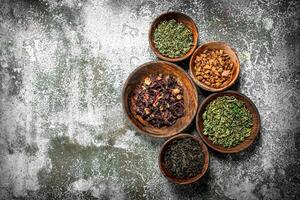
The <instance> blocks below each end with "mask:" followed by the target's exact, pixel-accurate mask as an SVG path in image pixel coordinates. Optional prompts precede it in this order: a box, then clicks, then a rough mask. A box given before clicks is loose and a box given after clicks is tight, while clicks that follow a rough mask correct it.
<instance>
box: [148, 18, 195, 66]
mask: <svg viewBox="0 0 300 200" xmlns="http://www.w3.org/2000/svg"><path fill="white" fill-rule="evenodd" d="M171 19H175V20H176V21H177V22H181V23H183V24H184V25H186V26H187V27H188V28H189V29H190V30H191V31H192V33H193V44H192V48H191V49H190V50H189V51H188V52H187V53H186V54H185V55H183V56H181V57H177V58H169V57H167V56H164V55H163V54H161V53H160V52H159V51H158V50H157V49H156V47H155V44H154V39H153V34H154V31H155V29H156V28H157V26H158V25H159V24H160V23H161V22H162V21H164V20H171ZM198 35H199V33H198V29H197V26H196V24H195V22H194V21H193V20H192V18H190V17H189V16H187V15H185V14H182V13H179V12H167V13H163V14H161V15H160V16H158V17H157V18H156V19H155V20H154V21H153V23H152V24H151V27H150V30H149V36H148V37H149V43H150V47H151V49H152V51H153V52H154V53H155V55H156V56H157V57H159V58H160V59H162V60H166V61H169V62H178V61H182V60H185V59H187V58H188V57H190V56H191V55H192V53H193V52H194V51H195V49H196V48H197V44H198Z"/></svg>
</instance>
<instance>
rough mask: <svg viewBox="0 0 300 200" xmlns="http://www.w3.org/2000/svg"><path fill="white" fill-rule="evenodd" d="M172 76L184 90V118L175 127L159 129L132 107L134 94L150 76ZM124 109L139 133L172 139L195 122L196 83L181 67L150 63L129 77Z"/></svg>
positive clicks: (125, 86)
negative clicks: (137, 87) (171, 137)
mask: <svg viewBox="0 0 300 200" xmlns="http://www.w3.org/2000/svg"><path fill="white" fill-rule="evenodd" d="M159 73H161V74H163V75H172V76H174V77H177V80H178V83H179V84H180V85H181V86H182V88H183V100H184V106H185V108H184V113H185V114H184V116H183V117H181V118H179V119H178V120H177V121H176V123H175V124H174V125H173V126H169V127H167V126H163V127H161V128H157V127H154V126H152V125H151V124H149V123H148V122H147V121H145V120H143V119H142V117H140V116H139V115H137V114H136V113H135V112H134V111H133V109H132V107H131V103H130V102H131V98H132V95H131V94H132V92H133V91H134V89H135V88H136V86H137V85H138V84H139V83H141V82H142V81H143V80H144V79H145V77H146V76H149V75H150V74H159ZM122 101H123V109H124V112H125V114H126V116H127V118H128V120H129V121H130V122H131V124H132V125H133V126H134V127H135V128H137V129H138V130H139V132H141V133H144V134H147V135H150V136H153V137H160V138H162V137H170V136H173V135H176V134H178V133H180V132H182V131H184V130H185V129H186V128H188V126H189V125H190V124H191V122H192V121H193V119H194V117H195V116H196V113H197V108H198V93H197V88H196V86H195V84H194V82H193V81H192V80H191V79H190V77H189V76H188V74H187V73H186V72H185V71H184V70H183V69H181V68H180V67H179V66H177V65H175V64H173V63H169V62H165V61H157V62H148V63H145V64H143V65H141V66H140V67H138V68H137V69H135V70H134V71H133V72H132V73H131V74H130V75H129V77H128V79H127V81H126V82H125V85H124V88H123V96H122Z"/></svg>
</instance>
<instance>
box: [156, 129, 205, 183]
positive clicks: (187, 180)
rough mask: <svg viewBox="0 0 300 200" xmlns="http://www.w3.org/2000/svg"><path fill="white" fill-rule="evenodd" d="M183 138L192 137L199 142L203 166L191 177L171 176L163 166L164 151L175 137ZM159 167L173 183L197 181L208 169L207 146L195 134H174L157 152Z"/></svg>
mask: <svg viewBox="0 0 300 200" xmlns="http://www.w3.org/2000/svg"><path fill="white" fill-rule="evenodd" d="M183 138H192V139H193V140H195V141H197V142H198V143H199V147H200V148H201V150H202V153H203V155H204V163H203V167H202V170H201V171H200V172H199V174H198V175H196V176H194V177H191V178H185V179H179V178H176V177H174V176H172V175H171V174H170V173H169V172H168V171H167V170H166V168H165V165H164V161H163V159H164V153H165V151H166V149H167V147H168V145H169V144H170V143H171V142H172V141H174V140H177V139H183ZM158 162H159V168H160V170H161V172H162V174H163V175H164V176H165V177H166V178H167V179H168V180H170V181H172V182H174V183H177V184H181V185H184V184H190V183H193V182H195V181H198V180H199V179H200V178H201V177H203V176H204V174H205V173H206V172H207V169H208V165H209V153H208V150H207V147H206V145H205V144H204V143H203V142H202V140H200V138H198V137H196V136H193V135H190V134H179V135H176V136H174V137H172V138H170V139H168V140H167V141H166V142H165V143H164V144H163V145H162V147H161V149H160V153H159V160H158Z"/></svg>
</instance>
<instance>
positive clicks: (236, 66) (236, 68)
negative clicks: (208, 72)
mask: <svg viewBox="0 0 300 200" xmlns="http://www.w3.org/2000/svg"><path fill="white" fill-rule="evenodd" d="M206 49H222V50H223V51H224V52H225V53H227V54H228V55H229V56H230V58H231V60H232V61H233V75H232V77H231V80H230V82H229V83H228V84H227V85H225V86H223V87H221V88H213V87H210V86H208V85H205V84H204V83H202V82H201V81H199V80H198V79H197V78H196V75H195V69H194V66H195V59H196V57H197V56H198V55H199V54H201V53H202V52H203V51H204V50H206ZM189 67H190V68H189V73H190V75H191V77H192V78H193V80H194V82H195V83H196V84H197V85H198V86H199V87H201V88H202V89H204V90H206V91H209V92H220V91H224V90H226V89H228V88H230V87H231V86H232V85H233V84H234V83H235V82H236V80H237V78H238V76H239V74H240V61H239V58H238V56H237V53H236V51H235V50H234V49H233V48H231V47H230V46H229V45H228V44H226V43H225V42H209V43H206V44H202V45H201V46H200V47H198V48H197V49H196V51H195V52H194V53H193V55H192V58H191V60H190V66H189Z"/></svg>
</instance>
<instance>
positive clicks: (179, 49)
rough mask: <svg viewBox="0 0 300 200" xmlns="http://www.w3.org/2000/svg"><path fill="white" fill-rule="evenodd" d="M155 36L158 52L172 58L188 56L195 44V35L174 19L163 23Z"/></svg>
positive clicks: (156, 30)
mask: <svg viewBox="0 0 300 200" xmlns="http://www.w3.org/2000/svg"><path fill="white" fill-rule="evenodd" d="M153 36H154V43H155V47H156V48H157V50H158V51H159V52H160V53H161V54H163V55H165V56H168V57H170V58H177V57H180V56H182V55H184V54H186V53H187V52H188V51H189V50H190V49H191V47H192V44H193V33H192V32H191V31H190V30H189V29H188V28H187V27H186V26H185V25H184V24H182V23H178V22H176V20H174V19H172V20H170V21H163V22H161V23H160V24H159V25H158V26H157V28H156V29H155V31H154V35H153Z"/></svg>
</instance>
